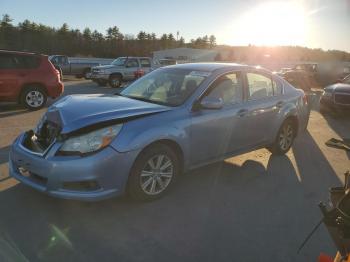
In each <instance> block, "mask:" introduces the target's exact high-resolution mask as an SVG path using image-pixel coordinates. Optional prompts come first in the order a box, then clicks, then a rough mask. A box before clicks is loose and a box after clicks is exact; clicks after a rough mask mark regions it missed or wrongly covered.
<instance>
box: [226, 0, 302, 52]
mask: <svg viewBox="0 0 350 262" xmlns="http://www.w3.org/2000/svg"><path fill="white" fill-rule="evenodd" d="M232 25H233V26H232V27H231V28H230V29H229V32H226V33H225V35H226V38H227V42H229V43H230V44H233V45H247V44H253V45H269V46H270V45H304V44H305V38H306V26H307V23H306V15H305V12H304V10H303V8H302V6H300V5H299V4H297V3H294V2H283V3H281V2H270V3H264V4H262V5H260V6H258V7H256V8H254V9H252V10H250V11H248V12H247V13H244V14H243V15H242V16H241V17H239V18H237V19H235V20H234V21H233V23H232Z"/></svg>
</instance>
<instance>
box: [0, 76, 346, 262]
mask: <svg viewBox="0 0 350 262" xmlns="http://www.w3.org/2000/svg"><path fill="white" fill-rule="evenodd" d="M101 92H103V93H115V92H116V90H115V89H111V88H108V87H106V88H102V87H97V86H96V84H94V83H92V82H89V81H72V82H67V83H66V92H65V94H72V93H101ZM315 101H316V100H315ZM313 109H314V110H313V111H312V113H311V117H310V123H309V127H308V130H307V131H306V132H305V133H304V134H301V135H300V136H299V137H298V138H297V140H296V141H295V145H294V146H293V148H292V150H290V152H289V153H288V155H287V156H281V157H272V156H271V154H270V153H269V152H268V151H267V150H258V151H254V152H252V153H249V154H245V155H241V156H238V157H234V158H230V159H227V160H226V161H225V162H221V163H218V164H214V165H210V166H206V167H204V168H200V169H197V170H195V171H193V172H191V173H189V174H186V175H184V176H183V177H182V178H181V179H179V181H178V182H179V183H178V184H177V186H175V187H174V188H173V190H172V191H171V192H170V194H168V195H167V196H166V197H164V198H162V199H160V200H158V201H155V202H150V203H136V202H133V201H131V200H130V199H128V198H127V197H123V198H114V199H110V200H106V201H102V202H97V203H83V202H78V201H68V200H60V199H55V198H51V197H49V196H46V195H43V194H41V193H38V192H36V191H34V190H32V189H31V188H28V187H26V186H23V185H21V184H18V182H17V181H16V180H14V179H12V178H9V177H8V170H7V158H8V151H9V146H10V144H11V142H12V141H13V140H14V139H15V137H16V136H17V135H18V134H19V133H20V132H22V131H25V130H27V129H31V128H33V127H34V126H35V124H36V123H37V121H38V119H39V117H40V116H41V115H42V114H43V113H44V112H45V109H43V110H40V111H37V112H28V111H26V110H24V109H21V108H20V107H18V106H16V105H0V207H1V209H0V210H1V211H0V261H6V260H5V259H4V258H6V257H7V258H9V261H66V262H68V261H101V262H102V261H305V262H306V261H316V259H317V256H318V255H319V254H320V253H321V252H325V253H328V254H330V255H333V254H334V252H335V249H334V246H333V244H332V243H331V240H330V238H329V237H328V235H327V233H326V229H325V228H324V227H323V226H322V227H321V228H320V229H319V230H318V231H317V232H316V233H315V235H314V236H313V238H312V239H311V240H310V241H309V242H308V244H307V245H306V246H305V247H304V249H303V250H302V251H301V252H300V254H297V249H298V246H299V245H300V244H301V243H302V241H303V240H304V238H305V236H306V235H307V234H308V233H309V232H310V231H311V229H312V227H313V226H314V225H315V224H316V223H317V222H318V221H319V219H320V218H321V216H320V211H319V210H318V207H317V203H318V202H319V201H321V200H327V189H328V188H329V187H331V186H336V185H339V184H340V183H341V182H342V181H343V173H344V172H345V171H346V170H347V169H350V161H349V158H350V154H348V153H346V152H345V151H342V150H338V149H334V148H329V147H327V146H325V144H324V143H325V142H326V141H327V140H328V139H329V138H332V137H335V138H344V137H349V136H350V119H349V118H346V117H336V118H335V117H326V118H324V117H323V116H322V115H320V114H319V113H318V112H317V103H316V102H314V103H313Z"/></svg>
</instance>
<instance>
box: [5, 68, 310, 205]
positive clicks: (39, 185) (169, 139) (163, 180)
mask: <svg viewBox="0 0 350 262" xmlns="http://www.w3.org/2000/svg"><path fill="white" fill-rule="evenodd" d="M309 113H310V111H309V109H308V105H307V99H306V96H305V94H304V92H303V91H302V90H298V89H295V88H294V87H293V86H291V85H290V84H288V83H287V82H286V81H285V80H283V79H282V78H280V77H279V76H277V75H274V74H271V73H269V72H268V71H266V70H263V69H261V68H255V67H250V66H244V65H238V64H218V63H200V64H182V65H173V66H169V67H164V68H159V69H157V70H155V71H153V72H151V73H149V74H147V75H146V76H144V77H142V78H140V79H139V80H137V81H135V82H134V83H132V84H131V85H129V86H128V87H127V88H125V89H124V90H123V91H122V92H120V93H119V94H116V95H71V96H66V97H64V98H62V99H61V100H59V101H57V102H56V103H55V104H53V105H52V106H51V107H50V108H49V109H48V111H47V112H46V113H45V115H44V116H43V117H42V119H41V120H40V122H39V123H38V125H37V127H36V128H35V129H34V130H30V131H27V132H25V133H23V134H21V135H20V136H19V137H18V138H17V139H16V140H15V141H14V143H13V145H12V147H11V150H10V161H9V168H10V174H11V175H12V176H13V177H15V178H16V179H18V180H20V181H21V182H23V183H24V184H26V185H28V186H31V187H33V188H35V189H37V190H39V191H42V192H45V193H47V194H49V195H52V196H56V197H61V198H67V199H79V200H99V199H104V198H107V197H111V196H116V195H121V194H123V193H124V192H128V193H129V194H130V195H131V196H132V197H133V198H135V199H139V200H152V199H155V198H158V197H160V196H162V195H163V194H165V193H166V192H168V191H169V188H170V187H171V186H172V185H173V184H174V183H175V181H176V179H177V177H178V176H179V175H180V174H181V173H183V172H186V171H188V170H191V169H194V168H197V167H199V166H203V165H206V164H208V163H212V162H216V161H220V160H223V159H225V158H228V157H231V156H233V155H237V154H242V153H245V152H248V151H252V150H256V149H259V148H263V147H266V148H267V149H269V150H270V151H271V152H272V153H274V154H285V153H286V152H287V151H288V150H289V149H290V147H291V146H292V143H293V140H294V138H295V137H296V135H297V134H298V133H299V132H301V131H303V130H304V129H305V128H306V126H307V123H308V118H309Z"/></svg>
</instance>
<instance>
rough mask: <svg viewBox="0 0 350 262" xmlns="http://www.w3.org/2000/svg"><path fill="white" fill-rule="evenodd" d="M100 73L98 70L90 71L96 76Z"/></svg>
mask: <svg viewBox="0 0 350 262" xmlns="http://www.w3.org/2000/svg"><path fill="white" fill-rule="evenodd" d="M99 72H100V70H98V69H92V70H91V73H93V74H98V73H99Z"/></svg>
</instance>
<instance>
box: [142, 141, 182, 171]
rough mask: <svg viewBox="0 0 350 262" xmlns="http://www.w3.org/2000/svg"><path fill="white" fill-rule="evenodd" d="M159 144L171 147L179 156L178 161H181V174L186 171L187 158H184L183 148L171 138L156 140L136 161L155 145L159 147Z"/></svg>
mask: <svg viewBox="0 0 350 262" xmlns="http://www.w3.org/2000/svg"><path fill="white" fill-rule="evenodd" d="M159 144H162V145H166V146H168V147H170V148H171V149H172V150H173V151H174V153H175V154H176V155H177V156H178V160H179V164H180V173H182V172H183V171H184V166H185V164H184V159H185V156H184V151H183V149H182V148H181V146H180V144H179V143H177V142H176V141H175V140H173V139H169V138H162V139H159V140H155V141H153V142H151V143H149V144H148V145H147V146H145V147H144V148H143V149H142V150H141V151H140V152H139V153H138V155H137V157H136V159H137V158H138V157H139V156H140V155H141V153H142V152H144V151H145V150H147V149H148V148H150V147H152V146H155V145H159Z"/></svg>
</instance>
